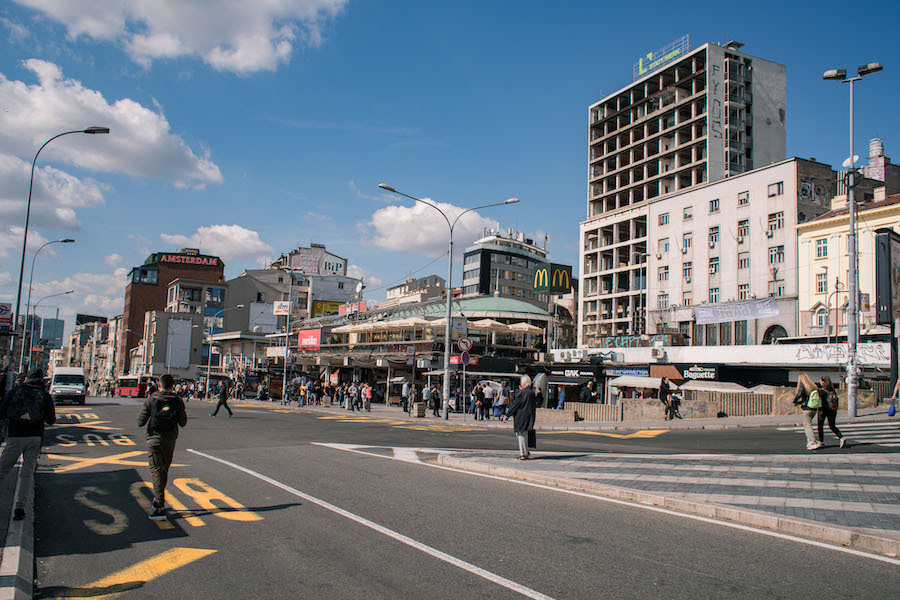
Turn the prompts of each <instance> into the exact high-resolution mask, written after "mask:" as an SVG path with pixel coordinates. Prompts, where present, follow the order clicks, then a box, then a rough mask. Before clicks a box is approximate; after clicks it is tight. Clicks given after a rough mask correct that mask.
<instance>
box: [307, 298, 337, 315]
mask: <svg viewBox="0 0 900 600" xmlns="http://www.w3.org/2000/svg"><path fill="white" fill-rule="evenodd" d="M341 306H342V303H341V302H329V301H327V300H313V314H312V316H313V318H315V317H327V316H330V315H337V314H340V310H341Z"/></svg>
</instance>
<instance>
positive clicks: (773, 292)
mask: <svg viewBox="0 0 900 600" xmlns="http://www.w3.org/2000/svg"><path fill="white" fill-rule="evenodd" d="M769 296H777V297H781V296H784V279H776V280H773V281H770V282H769Z"/></svg>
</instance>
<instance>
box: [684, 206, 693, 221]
mask: <svg viewBox="0 0 900 600" xmlns="http://www.w3.org/2000/svg"><path fill="white" fill-rule="evenodd" d="M693 218H694V207H693V206H685V207H684V220H685V221H690V220H691V219H693Z"/></svg>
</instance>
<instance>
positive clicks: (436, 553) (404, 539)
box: [188, 449, 900, 600]
mask: <svg viewBox="0 0 900 600" xmlns="http://www.w3.org/2000/svg"><path fill="white" fill-rule="evenodd" d="M188 452H192V453H193V454H196V455H198V456H202V457H204V458H208V459H210V460H214V461H216V462H218V463H221V464H223V465H227V466H229V467H232V468H234V469H237V470H238V471H242V472H244V473H246V474H248V475H250V476H252V477H256V478H257V479H259V480H261V481H265V482H266V483H269V484H271V485H273V486H275V487H277V488H280V489H282V490H284V491H285V492H288V493H289V494H293V495H294V496H297V497H298V498H302V499H304V500H306V501H307V502H311V503H313V504H316V505H318V506H320V507H322V508H324V509H326V510H330V511H331V512H333V513H336V514H339V515H341V516H342V517H345V518H347V519H350V520H351V521H355V522H357V523H359V524H360V525H363V526H364V527H368V528H369V529H372V530H374V531H377V532H378V533H381V534H384V535H386V536H388V537H389V538H392V539H394V540H397V541H398V542H400V543H403V544H406V545H407V546H411V547H413V548H415V549H416V550H419V551H421V552H424V553H425V554H428V555H429V556H433V557H434V558H437V559H438V560H442V561H444V562H446V563H449V564H451V565H454V566H456V567H459V568H460V569H463V570H464V571H468V572H469V573H472V574H474V575H478V576H479V577H482V578H483V579H486V580H488V581H490V582H493V583H496V584H497V585H500V586H502V587H505V588H506V589H509V590H512V591H514V592H517V593H519V594H521V595H523V596H525V597H527V598H533V599H534V600H553V598H551V597H550V596H547V595H546V594H542V593H540V592H538V591H536V590H533V589H531V588H529V587H526V586H524V585H522V584H520V583H516V582H515V581H512V580H510V579H506V578H505V577H501V576H500V575H497V574H496V573H492V572H490V571H487V570H485V569H482V568H481V567H477V566H475V565H473V564H472V563H468V562H466V561H464V560H462V559H460V558H457V557H455V556H452V555H450V554H447V553H446V552H441V551H440V550H438V549H437V548H433V547H431V546H428V545H426V544H423V543H422V542H418V541H416V540H414V539H412V538H411V537H408V536H405V535H403V534H402V533H399V532H396V531H394V530H393V529H388V528H387V527H385V526H384V525H379V524H378V523H376V522H374V521H370V520H369V519H366V518H365V517H361V516H359V515H357V514H354V513H352V512H350V511H348V510H344V509H343V508H340V507H338V506H335V505H334V504H331V503H329V502H326V501H324V500H320V499H318V498H316V497H315V496H310V495H309V494H307V493H305V492H301V491H300V490H298V489H296V488H293V487H291V486H289V485H287V484H285V483H281V482H280V481H277V480H275V479H272V478H271V477H267V476H265V475H263V474H262V473H258V472H256V471H253V470H251V469H248V468H247V467H242V466H241V465H238V464H236V463H233V462H230V461H227V460H225V459H223V458H218V457H215V456H212V455H211V454H206V453H204V452H200V451H199V450H193V449H188ZM898 562H900V561H898Z"/></svg>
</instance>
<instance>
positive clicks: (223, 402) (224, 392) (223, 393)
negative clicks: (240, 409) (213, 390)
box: [209, 384, 234, 417]
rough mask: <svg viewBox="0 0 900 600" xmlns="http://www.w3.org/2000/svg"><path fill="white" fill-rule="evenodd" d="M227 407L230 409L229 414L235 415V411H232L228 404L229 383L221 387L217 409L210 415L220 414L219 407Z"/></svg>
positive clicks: (226, 408) (230, 415)
mask: <svg viewBox="0 0 900 600" xmlns="http://www.w3.org/2000/svg"><path fill="white" fill-rule="evenodd" d="M223 406H224V407H225V410H227V411H228V416H229V417H232V416H234V413H233V412H231V408H230V407H229V406H228V385H227V384H226V385H223V386H222V387H220V388H219V402H218V404H216V410H214V411H212V412H211V413H209V416H211V417H214V416H216V415H217V414H219V408H221V407H223Z"/></svg>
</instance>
